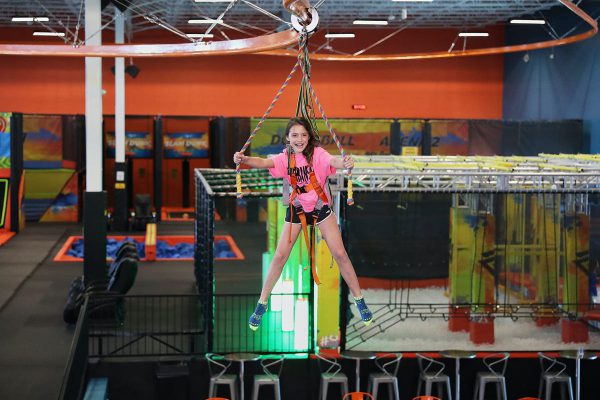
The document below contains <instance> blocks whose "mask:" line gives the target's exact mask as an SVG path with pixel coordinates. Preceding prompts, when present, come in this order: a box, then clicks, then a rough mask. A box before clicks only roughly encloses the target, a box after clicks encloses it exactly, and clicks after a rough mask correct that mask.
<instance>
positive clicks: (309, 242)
mask: <svg viewBox="0 0 600 400" xmlns="http://www.w3.org/2000/svg"><path fill="white" fill-rule="evenodd" d="M292 212H293V211H292V210H291V209H290V219H291V220H293V214H292ZM296 212H297V214H298V218H299V219H300V223H301V224H302V231H303V233H304V241H305V242H306V248H307V249H308V253H309V262H310V270H311V273H312V277H313V279H314V281H315V283H316V284H317V285H320V284H321V281H320V280H319V276H318V275H317V265H316V264H315V242H316V237H315V236H316V229H315V228H316V226H317V215H316V213H314V212H313V220H312V225H311V231H310V235H309V233H308V223H307V222H306V214H305V213H304V210H302V208H300V209H297V211H296ZM290 225H291V224H290ZM291 232H292V227H291V226H290V236H291ZM290 241H291V238H290Z"/></svg>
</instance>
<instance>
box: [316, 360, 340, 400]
mask: <svg viewBox="0 0 600 400" xmlns="http://www.w3.org/2000/svg"><path fill="white" fill-rule="evenodd" d="M315 355H316V356H317V359H318V361H319V368H320V370H321V380H320V384H319V400H327V389H328V387H329V384H330V383H339V384H340V385H341V387H342V395H346V394H347V393H348V377H347V376H346V374H344V373H343V372H341V369H342V366H341V364H340V363H339V362H338V361H337V360H336V359H335V358H333V357H328V356H326V355H324V354H315Z"/></svg>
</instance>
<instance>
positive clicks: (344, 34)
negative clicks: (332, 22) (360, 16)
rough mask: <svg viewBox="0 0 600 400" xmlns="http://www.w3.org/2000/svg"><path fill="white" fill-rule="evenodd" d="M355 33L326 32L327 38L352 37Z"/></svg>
mask: <svg viewBox="0 0 600 400" xmlns="http://www.w3.org/2000/svg"><path fill="white" fill-rule="evenodd" d="M355 36H356V35H355V34H354V33H326V34H325V37H326V38H327V39H353V38H354V37H355Z"/></svg>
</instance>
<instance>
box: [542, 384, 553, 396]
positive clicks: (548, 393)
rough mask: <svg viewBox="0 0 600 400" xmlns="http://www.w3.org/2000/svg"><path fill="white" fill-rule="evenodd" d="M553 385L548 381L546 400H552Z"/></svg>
mask: <svg viewBox="0 0 600 400" xmlns="http://www.w3.org/2000/svg"><path fill="white" fill-rule="evenodd" d="M552 384H553V383H552V382H550V381H546V397H544V400H551V399H552Z"/></svg>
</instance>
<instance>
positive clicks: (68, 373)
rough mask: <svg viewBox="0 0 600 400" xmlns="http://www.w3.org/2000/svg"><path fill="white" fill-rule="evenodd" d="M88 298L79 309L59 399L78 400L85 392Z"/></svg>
mask: <svg viewBox="0 0 600 400" xmlns="http://www.w3.org/2000/svg"><path fill="white" fill-rule="evenodd" d="M88 300H89V297H88V296H86V298H85V301H84V303H83V306H82V307H81V310H79V317H78V319H77V325H76V326H75V332H74V333H73V341H72V342H71V349H70V350H69V359H68V360H67V366H66V367H65V373H64V375H63V381H62V385H61V388H60V394H59V397H58V398H59V400H78V399H80V398H81V395H82V393H83V388H84V385H83V383H84V381H85V375H86V371H87V363H88V338H89V325H88V315H87V307H88Z"/></svg>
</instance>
